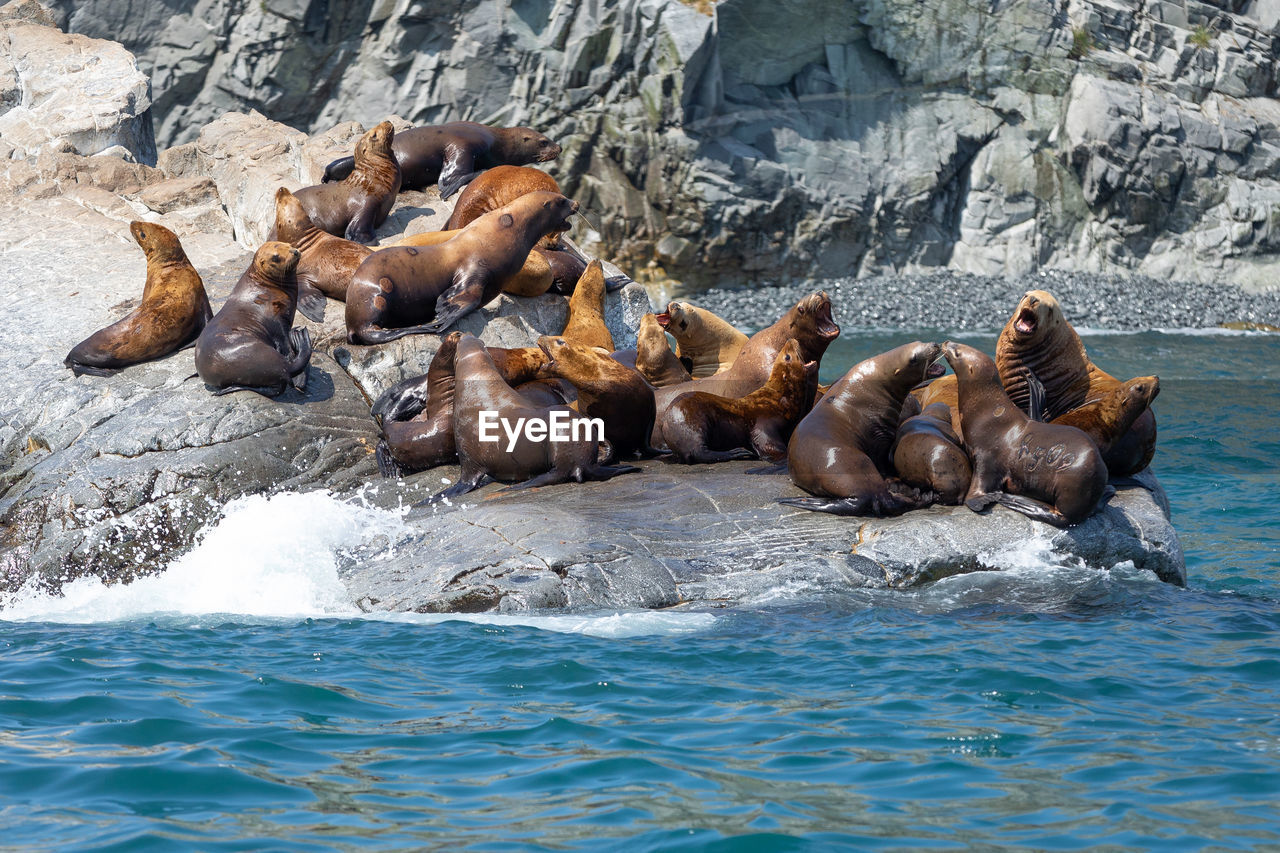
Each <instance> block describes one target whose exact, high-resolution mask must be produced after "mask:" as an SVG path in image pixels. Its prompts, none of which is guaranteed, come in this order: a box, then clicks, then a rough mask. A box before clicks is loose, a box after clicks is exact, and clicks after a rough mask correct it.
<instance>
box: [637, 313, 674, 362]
mask: <svg viewBox="0 0 1280 853" xmlns="http://www.w3.org/2000/svg"><path fill="white" fill-rule="evenodd" d="M658 318H659V315H657V314H645V315H644V316H643V317H641V318H640V328H639V329H638V330H637V331H636V352H637V353H642V352H652V351H654V350H655V349H656V348H657V347H660V346H661V347H666V348H667V349H668V350H669V349H671V344H670V342H668V341H667V333H666V332H664V331H663V330H662V321H661V320H659V319H658Z"/></svg>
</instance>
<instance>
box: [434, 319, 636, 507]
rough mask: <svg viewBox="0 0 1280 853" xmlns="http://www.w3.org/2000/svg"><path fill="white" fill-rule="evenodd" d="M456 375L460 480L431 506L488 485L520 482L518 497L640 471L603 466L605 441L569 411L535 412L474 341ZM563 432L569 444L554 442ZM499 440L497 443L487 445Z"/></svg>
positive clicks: (461, 344)
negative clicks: (525, 491) (601, 457)
mask: <svg viewBox="0 0 1280 853" xmlns="http://www.w3.org/2000/svg"><path fill="white" fill-rule="evenodd" d="M454 375H455V378H456V384H455V390H454V405H453V417H454V439H455V441H456V443H457V449H458V460H459V462H460V463H461V466H462V473H461V476H460V477H459V479H458V482H457V483H455V484H454V485H453V486H451V487H450V488H448V489H445V490H444V491H442V492H440V493H439V494H437V495H435V496H433V498H432V500H433V501H435V500H440V499H444V498H454V497H458V496H459V495H464V494H466V493H468V492H470V491H473V490H475V489H477V488H479V487H480V486H481V485H483V484H484V483H485V482H487V481H488V480H490V479H493V480H500V481H502V482H506V483H512V482H514V483H516V484H517V485H514V486H511V487H510V489H508V490H513V489H529V488H534V487H537V486H549V485H552V484H554V483H565V482H569V481H571V480H572V481H576V482H579V483H581V482H583V481H585V480H607V479H609V478H610V477H614V476H617V475H618V474H627V473H630V472H633V471H639V470H640V469H639V468H636V467H634V466H631V465H618V466H609V465H601V464H600V463H599V462H598V461H597V460H598V457H599V452H600V446H599V440H598V438H597V437H594V436H592V435H591V426H590V422H589V420H588V419H586V418H581V417H579V416H577V415H575V414H574V413H573V412H572V411H570V410H569V409H568V408H567V407H565V406H534V405H531V404H530V403H529V402H528V401H527V400H526V399H525V398H524V397H522V396H520V394H519V393H517V392H516V391H514V390H512V388H511V386H509V385H507V383H506V382H505V381H503V379H502V375H501V374H500V373H499V372H498V369H497V368H496V367H495V366H494V363H493V359H492V358H491V357H490V356H489V353H488V352H487V351H486V350H485V347H484V345H483V344H482V343H480V341H479V340H478V339H476V338H475V337H474V336H471V335H464V336H463V337H462V339H461V340H460V341H458V352H457V356H456V357H455V359H454ZM495 421H496V423H495ZM575 425H576V426H575ZM561 430H563V432H564V434H565V436H566V437H567V438H568V440H566V441H557V440H552V436H553V435H555V434H557V433H558V432H559V431H561ZM575 430H576V432H577V435H575V434H574V432H575ZM539 432H541V435H542V438H541V440H539V438H538V437H537V436H538V434H539ZM495 434H496V435H497V437H498V440H496V441H486V440H484V439H485V438H486V437H489V436H494V435H495Z"/></svg>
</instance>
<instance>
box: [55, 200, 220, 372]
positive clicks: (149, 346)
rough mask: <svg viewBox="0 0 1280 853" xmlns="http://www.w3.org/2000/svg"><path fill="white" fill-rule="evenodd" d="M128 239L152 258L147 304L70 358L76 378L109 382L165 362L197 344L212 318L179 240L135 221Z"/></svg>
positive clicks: (144, 291)
mask: <svg viewBox="0 0 1280 853" xmlns="http://www.w3.org/2000/svg"><path fill="white" fill-rule="evenodd" d="M129 233H131V234H132V235H133V239H134V240H136V241H137V242H138V245H139V246H141V247H142V251H143V252H144V253H145V254H146V256H147V281H146V284H144V285H143V286H142V302H141V303H139V305H138V307H137V308H134V309H133V310H132V311H130V312H129V313H128V314H126V315H125V316H124V317H123V318H122V319H120V320H117V321H116V322H114V323H112V324H111V325H110V326H107V327H106V328H105V329H99V330H98V331H96V332H94V333H93V334H92V335H90V336H89V337H87V338H85V339H84V340H83V341H81V342H80V343H78V344H76V345H75V346H74V347H73V348H72V350H71V352H69V353H67V357H66V360H65V361H64V362H63V363H64V364H65V365H66V366H67V367H69V368H71V371H72V372H73V373H75V375H77V376H80V375H82V374H86V373H87V374H89V375H90V376H110V375H111V374H113V373H115V372H116V371H118V370H120V369H121V368H123V367H128V366H129V365H131V364H137V363H139V362H142V361H150V360H151V359H153V358H160V357H161V356H164V355H168V354H169V353H171V352H176V351H177V350H180V349H182V348H183V347H185V346H187V345H188V344H190V343H192V342H193V341H194V340H195V339H196V337H197V336H198V335H199V334H200V331H201V330H202V329H203V328H204V327H205V324H207V323H208V322H209V319H210V318H211V317H212V316H213V310H212V309H211V308H210V307H209V297H208V296H207V295H206V294H205V292H204V282H203V281H201V280H200V273H198V272H196V268H195V267H193V266H192V265H191V261H189V260H187V253H186V252H184V251H183V250H182V243H180V242H179V241H178V237H177V235H176V234H174V233H173V232H172V231H170V230H169V229H168V228H165V227H164V226H163V225H156V224H155V223H152V222H140V221H136V220H135V221H133V222H130V223H129Z"/></svg>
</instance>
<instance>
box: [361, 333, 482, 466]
mask: <svg viewBox="0 0 1280 853" xmlns="http://www.w3.org/2000/svg"><path fill="white" fill-rule="evenodd" d="M461 337H462V332H450V333H449V334H447V335H445V336H444V338H443V339H442V340H441V341H440V349H438V350H436V354H435V355H434V356H432V357H431V364H430V365H429V366H428V367H427V373H426V395H425V397H424V398H423V399H422V402H421V406H420V407H419V408H418V410H417V411H412V409H410V408H401V410H400V412H399V413H400V414H401V415H406V414H408V415H409V416H408V417H404V418H403V419H399V420H393V419H390V418H384V419H383V421H382V434H383V435H384V436H385V439H384V440H382V441H380V442H378V450H377V458H378V470H379V471H380V472H382V476H384V477H399V476H400V475H401V473H402V472H403V471H405V470H409V471H422V470H425V469H427V468H434V467H435V466H437V465H445V464H447V463H449V462H452V461H454V460H455V459H457V458H458V452H457V449H456V447H455V445H454V441H453V392H454V375H453V359H454V356H455V355H456V353H457V350H458V339H459V338H461ZM379 399H381V398H379ZM401 400H402V401H403V398H401ZM410 411H412V414H409V412H410Z"/></svg>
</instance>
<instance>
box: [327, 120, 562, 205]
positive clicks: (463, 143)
mask: <svg viewBox="0 0 1280 853" xmlns="http://www.w3.org/2000/svg"><path fill="white" fill-rule="evenodd" d="M391 151H392V153H393V154H394V155H395V158H396V162H397V163H399V165H400V171H401V174H402V175H403V178H402V180H401V189H405V190H423V189H426V188H427V187H429V186H431V185H432V184H436V183H438V184H439V185H440V197H441V198H444V199H447V198H449V196H451V195H453V194H454V193H455V192H457V191H458V190H459V189H461V188H462V187H463V186H465V185H466V184H467V183H468V182H470V181H471V180H472V179H473V178H475V177H476V175H477V174H479V172H480V171H482V170H484V169H492V168H493V167H495V166H501V165H504V164H508V165H513V166H523V165H524V164H526V163H545V162H547V161H550V160H554V159H556V158H557V157H559V156H560V146H559V145H556V144H555V143H554V142H552V141H551V140H550V139H548V138H547V137H545V136H543V135H542V134H541V133H538V132H537V131H536V130H533V129H531V128H528V127H487V126H485V125H483V124H479V123H477V122H474V121H454V122H449V123H448V124H441V125H431V126H427V127H411V128H409V129H408V130H403V131H401V132H400V133H398V134H396V136H395V139H394V140H392V144H391ZM352 166H353V160H352V158H350V157H341V158H339V159H337V160H334V161H333V162H332V163H330V164H329V165H328V166H326V167H325V170H324V178H323V181H324V183H329V182H330V181H339V180H343V179H344V178H346V177H347V175H349V174H350V173H351V170H352Z"/></svg>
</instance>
